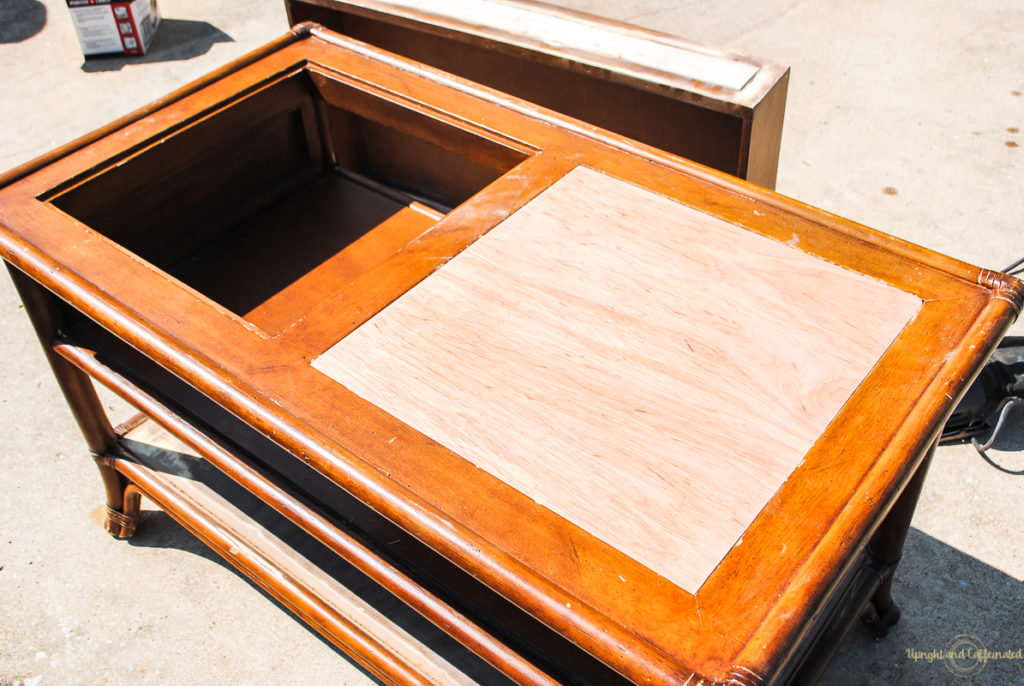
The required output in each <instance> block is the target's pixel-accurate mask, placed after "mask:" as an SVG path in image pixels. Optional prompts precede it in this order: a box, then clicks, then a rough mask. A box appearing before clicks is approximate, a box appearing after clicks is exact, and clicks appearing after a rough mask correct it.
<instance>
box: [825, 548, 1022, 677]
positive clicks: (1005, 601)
mask: <svg viewBox="0 0 1024 686" xmlns="http://www.w3.org/2000/svg"><path fill="white" fill-rule="evenodd" d="M992 535H996V536H1015V535H1018V532H1010V531H1007V532H993V534H992ZM893 597H894V598H895V600H896V602H897V604H899V606H900V608H901V609H902V610H903V616H902V618H901V619H900V622H899V623H898V624H897V625H896V626H895V627H893V629H892V631H891V632H890V633H889V635H888V636H886V637H885V638H882V639H878V640H875V639H873V638H872V637H871V635H870V634H868V633H867V632H866V631H863V630H862V629H860V628H859V627H858V628H857V629H856V630H854V631H853V632H852V633H851V634H850V637H849V638H848V639H847V641H846V643H845V644H844V645H843V647H842V648H841V649H840V651H839V654H838V655H837V656H836V658H835V660H833V662H832V665H831V666H830V667H829V670H828V671H827V672H826V673H825V676H824V678H822V680H821V686H828V684H830V683H843V684H849V683H856V684H859V685H860V686H887V685H889V684H900V685H901V686H935V685H937V684H949V685H951V686H954V685H960V686H974V685H976V684H1000V685H1004V684H1021V683H1024V659H1021V658H1019V657H1014V658H1005V659H991V660H988V661H987V662H986V663H985V664H982V665H980V669H978V670H977V671H976V673H975V674H973V675H968V674H964V673H963V672H964V671H966V669H965V668H966V667H968V666H970V664H971V662H970V660H969V658H965V660H964V662H963V663H961V664H960V666H959V668H957V667H956V665H954V666H953V668H952V669H951V666H950V665H949V664H948V662H947V661H944V660H941V659H935V656H933V659H932V661H931V662H929V661H928V659H927V657H924V656H922V655H921V654H927V653H929V652H931V651H941V650H944V649H946V647H947V646H949V645H951V644H953V643H955V642H957V641H958V640H959V641H962V640H964V639H958V637H961V636H966V637H968V638H967V640H969V641H972V642H976V643H977V644H978V645H980V646H983V647H984V648H986V649H988V650H989V651H992V652H994V653H996V652H1003V651H1017V650H1019V649H1024V624H1022V621H1021V618H1022V617H1024V582H1022V581H1021V580H1019V579H1015V578H1013V577H1011V576H1009V575H1007V574H1004V573H1003V572H1001V571H999V570H998V569H996V568H994V567H991V566H989V565H987V564H985V563H984V562H981V561H980V560H977V559H975V558H973V557H971V556H969V555H965V554H964V553H962V552H960V551H959V550H957V549H956V548H953V547H950V546H948V545H946V544H945V543H943V542H942V541H940V540H938V539H936V538H932V537H931V536H929V535H928V534H925V533H923V532H921V531H918V530H917V529H913V528H912V529H911V530H910V535H909V536H908V537H907V543H906V547H905V548H904V551H903V561H902V562H901V563H900V566H899V567H898V568H897V570H896V580H895V583H894V586H893ZM915 656H916V659H915ZM854 674H856V675H859V676H858V677H857V678H856V679H855V680H851V678H850V676H851V675H854Z"/></svg>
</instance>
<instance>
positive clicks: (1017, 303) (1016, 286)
mask: <svg viewBox="0 0 1024 686" xmlns="http://www.w3.org/2000/svg"><path fill="white" fill-rule="evenodd" d="M978 285H979V286H984V287H986V288H991V289H992V290H993V291H995V292H996V295H995V297H996V298H999V299H1000V300H1005V301H1006V302H1008V303H1010V304H1011V305H1013V309H1014V310H1015V311H1016V312H1017V314H1018V315H1019V314H1020V311H1021V306H1022V305H1024V282H1022V281H1021V280H1020V279H1018V278H1016V277H1013V276H1010V275H1009V274H1004V273H1002V272H998V271H995V270H994V269H982V270H981V271H980V272H979V273H978Z"/></svg>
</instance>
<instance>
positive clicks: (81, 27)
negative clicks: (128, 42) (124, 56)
mask: <svg viewBox="0 0 1024 686" xmlns="http://www.w3.org/2000/svg"><path fill="white" fill-rule="evenodd" d="M71 20H72V21H73V22H74V24H75V30H76V31H78V40H79V42H80V43H81V44H82V52H84V53H85V54H86V55H99V54H102V53H105V52H121V50H122V48H121V36H120V34H118V32H117V24H115V23H114V16H113V15H112V14H111V13H110V8H109V7H107V6H106V5H98V6H87V7H72V8H71Z"/></svg>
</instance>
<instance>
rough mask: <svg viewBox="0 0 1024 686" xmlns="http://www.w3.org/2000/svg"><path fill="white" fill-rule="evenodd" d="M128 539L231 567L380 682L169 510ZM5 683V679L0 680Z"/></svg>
mask: <svg viewBox="0 0 1024 686" xmlns="http://www.w3.org/2000/svg"><path fill="white" fill-rule="evenodd" d="M128 543H129V544H130V545H132V546H136V547H140V548H163V549H173V550H182V551H184V552H187V553H192V554H193V555H196V556H198V557H201V558H204V559H206V560H209V561H210V562H212V563H216V564H218V565H220V566H221V567H224V568H225V569H228V570H231V571H232V572H234V573H235V574H236V575H237V576H238V577H239V578H241V579H244V580H245V582H246V583H247V584H249V586H250V587H251V588H252V589H253V590H255V591H256V592H257V593H259V594H260V595H261V596H263V598H264V599H265V600H266V601H267V602H269V603H272V604H274V605H275V606H277V608H278V609H279V610H281V612H284V613H285V614H287V615H288V616H290V617H291V618H292V620H294V621H296V622H298V623H299V624H301V625H302V626H303V627H305V629H306V630H307V631H309V633H310V634H312V635H313V636H314V637H316V638H317V640H319V641H320V642H321V643H323V644H324V645H326V646H327V647H329V648H330V649H331V650H333V651H334V652H335V654H336V655H337V656H338V657H339V658H340V659H342V660H346V661H348V662H349V663H351V664H352V665H354V666H355V667H356V668H357V669H359V671H361V672H362V673H363V674H364V675H365V676H366V677H368V678H370V679H373V680H374V682H377V679H376V678H375V677H374V676H373V675H372V674H370V673H369V672H367V671H366V670H365V669H364V668H363V666H362V665H360V664H359V663H357V662H354V661H353V660H351V659H350V658H349V657H348V656H347V655H346V654H345V653H343V652H342V651H341V650H340V649H339V648H338V647H337V646H335V645H334V644H333V643H331V642H330V641H328V640H327V639H326V638H324V637H323V636H321V635H320V634H319V633H317V632H316V631H314V630H313V629H312V628H311V627H310V626H309V625H308V624H306V623H305V622H304V621H303V620H302V619H301V618H300V617H299V616H298V615H296V614H295V613H294V612H292V611H291V610H290V609H288V608H287V607H285V606H284V605H282V604H281V603H280V602H278V600H277V599H276V598H274V597H273V596H272V595H270V594H269V593H267V592H266V591H265V590H263V589H262V588H260V586H259V585H258V584H256V583H255V582H253V581H252V580H251V579H249V577H247V576H245V575H244V574H242V573H241V572H239V571H238V570H237V569H235V568H234V567H233V566H232V565H231V564H230V563H229V562H228V561H227V560H225V559H224V558H223V557H221V556H220V555H218V554H217V553H215V552H214V551H213V550H212V549H211V548H210V547H209V546H207V545H206V544H204V543H203V542H202V541H200V540H199V539H198V538H196V537H195V536H193V535H192V534H190V533H189V532H188V531H187V530H186V529H184V528H183V527H182V526H181V525H180V524H178V523H177V522H176V521H174V519H172V518H171V517H170V515H168V514H167V513H166V512H163V511H161V510H146V511H143V512H142V517H141V519H140V521H139V527H138V532H137V533H136V534H135V535H134V536H133V537H132V538H130V539H128ZM0 686H2V682H0Z"/></svg>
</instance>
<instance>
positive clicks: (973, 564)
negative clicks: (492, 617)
mask: <svg viewBox="0 0 1024 686" xmlns="http://www.w3.org/2000/svg"><path fill="white" fill-rule="evenodd" d="M1006 535H1013V533H1012V532H1006ZM130 543H131V545H135V546H143V547H156V548H175V549H179V550H184V551H186V552H189V553H192V554H194V555H198V556H200V557H202V558H205V559H207V560H210V561H211V562H213V563H216V564H219V565H222V566H224V567H226V568H228V569H232V570H233V571H235V570H234V568H233V567H231V566H230V565H229V564H228V563H227V562H225V561H224V560H223V559H222V558H221V557H220V556H219V555H217V554H216V553H214V552H213V551H212V550H211V549H210V548H208V547H206V546H205V545H204V544H203V543H201V542H200V541H199V540H198V539H196V538H195V537H194V536H192V535H191V534H189V533H188V532H187V531H186V530H185V529H183V528H182V527H180V526H179V525H178V524H177V523H176V522H175V521H174V520H173V519H171V518H170V517H169V516H167V515H166V514H164V513H163V512H159V511H156V512H145V513H144V514H143V521H142V522H141V524H140V527H139V532H138V533H137V534H136V536H135V537H134V538H133V539H130ZM236 573H237V574H239V576H242V578H245V577H244V575H242V574H241V573H239V572H237V571H236ZM249 583H250V585H251V586H252V587H253V588H255V589H256V590H257V591H259V592H260V593H261V594H262V595H263V597H264V598H266V599H267V600H268V601H269V602H272V603H274V604H275V605H277V606H278V607H279V608H280V609H281V610H283V611H284V612H287V613H288V614H289V615H291V617H292V618H293V619H295V620H296V621H301V620H299V618H298V617H297V616H295V615H294V614H292V613H291V612H290V611H289V610H288V609H287V608H285V607H284V606H283V605H281V604H280V603H278V602H277V601H276V600H275V599H274V598H272V597H271V596H269V595H268V594H267V593H265V592H264V591H263V590H262V589H260V588H259V587H258V586H256V585H255V584H253V583H252V582H249ZM893 593H894V596H895V598H896V601H897V603H898V604H899V605H900V607H901V609H902V611H903V616H902V618H901V620H900V622H899V624H897V625H896V626H895V627H894V628H893V630H892V631H891V632H890V633H889V635H888V636H887V637H885V638H882V639H878V640H876V639H874V638H873V637H872V636H871V634H869V633H868V632H867V631H866V630H863V629H862V628H860V627H855V628H854V630H853V632H851V634H850V636H849V638H848V639H847V641H846V643H845V644H844V645H843V647H842V648H841V649H840V651H839V654H838V655H837V656H836V658H835V659H834V660H833V662H832V665H831V666H830V667H829V669H828V671H827V672H826V673H825V676H824V677H823V678H822V680H821V686H828V685H829V684H831V683H842V684H849V683H851V680H850V675H851V674H857V675H860V676H859V677H857V679H856V680H855V681H854V682H853V683H857V684H860V685H861V686H887V685H889V684H900V685H901V686H935V685H937V684H950V685H951V686H952V685H960V686H975V685H978V684H1000V685H1003V684H1020V683H1024V659H1019V658H994V659H990V660H988V661H987V662H986V663H985V664H983V665H981V668H980V670H978V671H977V672H976V673H975V674H973V675H963V674H960V673H955V671H953V670H951V669H950V666H949V665H948V664H947V662H946V661H943V660H942V659H935V658H933V659H932V660H931V661H929V660H928V658H927V657H925V656H922V655H921V654H927V653H928V652H931V651H940V650H944V649H945V648H946V647H947V646H948V645H950V644H951V643H952V642H954V641H955V640H957V639H958V637H961V636H964V635H966V636H967V637H968V638H969V640H971V641H973V642H976V643H977V645H979V646H981V647H984V648H986V649H987V650H989V651H992V652H993V653H996V652H1003V651H1017V650H1018V649H1024V626H1022V624H1021V617H1024V582H1022V581H1020V580H1018V579H1014V578H1013V577H1010V576H1008V575H1007V574H1004V573H1003V572H1001V571H999V570H998V569H995V568H994V567H991V566H989V565H987V564H985V563H984V562H981V561H979V560H977V559H975V558H973V557H970V556H969V555H965V554H964V553H962V552H960V551H959V550H957V549H956V548H953V547H950V546H948V545H946V544H945V543H943V542H942V541H940V540H938V539H935V538H932V537H931V536H929V535H927V534H925V533H923V532H921V531H918V530H917V529H911V531H910V535H909V536H908V538H907V543H906V548H905V549H904V556H903V561H902V562H901V564H900V567H899V569H898V570H897V573H896V582H895V586H894V591H893ZM307 628H308V627H307ZM309 630H310V631H311V632H312V629H309ZM414 631H415V630H414ZM313 633H314V635H316V636H317V638H318V639H319V640H321V641H324V642H325V643H326V641H325V639H323V638H322V637H320V636H319V634H316V633H315V632H313ZM960 640H963V639H960ZM332 648H333V646H332ZM334 650H335V651H336V652H337V654H338V656H339V657H340V658H342V659H346V660H347V659H348V658H347V657H346V656H345V655H344V654H343V653H341V652H340V651H338V650H337V649H336V648H335V649H334ZM915 655H917V656H916V658H915ZM350 662H351V660H350ZM967 662H969V660H968V661H967ZM353 664H354V663H353ZM962 668H963V665H961V671H962Z"/></svg>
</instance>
